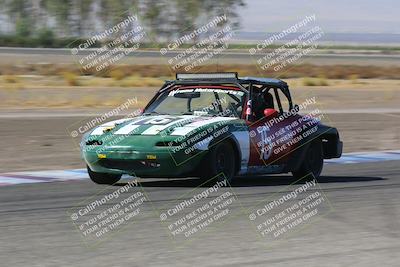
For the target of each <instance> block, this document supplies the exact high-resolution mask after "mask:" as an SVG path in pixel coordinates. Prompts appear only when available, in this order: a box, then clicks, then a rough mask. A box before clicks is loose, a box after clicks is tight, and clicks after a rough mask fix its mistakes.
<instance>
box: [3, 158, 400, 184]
mask: <svg viewBox="0 0 400 267" xmlns="http://www.w3.org/2000/svg"><path fill="white" fill-rule="evenodd" d="M388 160H400V150H386V151H373V152H355V153H345V154H343V155H342V157H341V158H339V159H329V160H325V163H326V164H328V165H331V164H332V165H333V164H357V163H368V162H381V161H388ZM125 177H129V176H125ZM125 177H123V178H125ZM88 178H89V177H88V174H87V171H86V169H72V170H50V171H25V172H13V173H3V174H0V187H1V186H7V185H16V184H26V183H46V182H59V181H73V180H86V179H88Z"/></svg>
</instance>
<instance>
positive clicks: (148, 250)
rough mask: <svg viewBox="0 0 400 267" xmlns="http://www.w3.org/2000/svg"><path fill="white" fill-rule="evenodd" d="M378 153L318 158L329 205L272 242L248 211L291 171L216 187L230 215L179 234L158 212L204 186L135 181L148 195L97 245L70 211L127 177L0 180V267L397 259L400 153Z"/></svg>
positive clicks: (385, 262) (281, 186)
mask: <svg viewBox="0 0 400 267" xmlns="http://www.w3.org/2000/svg"><path fill="white" fill-rule="evenodd" d="M396 153H397V152H396ZM349 156H350V157H351V156H353V157H354V154H353V155H351V154H350V155H347V157H349ZM356 156H357V155H356ZM359 156H360V155H358V157H359ZM375 157H376V155H375ZM347 159H349V158H347ZM386 159H387V161H381V160H380V159H378V158H376V159H375V160H374V161H372V162H368V161H365V160H356V161H354V162H349V161H346V160H343V161H341V162H336V163H335V162H331V163H330V164H326V166H325V169H324V173H323V176H322V177H321V178H320V179H319V183H318V185H319V187H320V189H319V190H320V191H321V192H323V193H324V195H325V197H326V198H327V199H328V200H329V203H330V204H331V209H329V212H327V213H326V214H324V215H323V216H322V215H318V214H317V215H316V216H317V217H318V218H317V219H315V220H312V221H309V222H305V223H304V226H305V227H302V228H299V229H296V231H294V232H293V233H291V234H290V235H288V236H283V237H284V238H282V239H280V240H267V239H265V238H262V237H260V235H259V234H258V233H257V232H256V229H255V227H254V226H253V225H252V224H251V222H250V220H249V218H248V213H246V212H247V211H248V210H251V209H252V207H254V206H256V203H257V202H258V201H261V200H265V199H267V198H269V197H271V196H274V194H276V192H281V191H282V192H286V191H285V190H287V186H288V185H290V184H293V183H294V182H296V181H295V180H294V179H293V178H291V177H290V176H270V177H247V178H239V179H237V180H236V181H234V182H233V183H232V184H231V186H230V187H229V186H228V187H224V188H220V190H221V191H220V192H221V193H222V192H227V191H230V192H233V193H234V194H235V195H236V198H237V201H235V202H233V203H232V204H231V206H230V210H231V213H232V215H230V217H228V219H226V221H223V222H218V221H217V222H215V223H214V224H212V225H210V226H208V227H207V228H206V229H205V230H204V231H200V232H198V233H196V234H195V235H193V236H190V237H189V238H183V239H177V238H174V237H172V236H171V234H170V233H169V232H168V229H167V228H166V226H165V224H162V223H161V221H160V218H159V214H160V212H163V211H165V207H170V206H171V204H170V203H176V199H178V198H180V199H188V198H190V196H191V195H193V194H194V193H193V192H198V191H199V190H200V191H201V190H205V189H206V188H208V187H207V186H202V187H200V188H197V187H198V186H199V182H198V181H197V180H195V179H186V180H169V181H168V180H157V179H152V180H143V181H141V182H140V184H139V185H138V186H137V187H134V188H132V189H131V190H133V191H131V192H130V193H133V192H139V191H141V192H146V196H148V198H147V201H145V202H144V203H143V204H142V206H140V213H139V214H138V215H137V216H136V217H135V218H134V219H133V220H132V222H131V223H130V224H128V225H126V226H124V228H123V230H122V231H116V232H115V233H113V235H112V236H111V237H109V238H107V239H105V240H102V241H101V242H99V243H95V242H89V243H88V242H87V240H86V239H85V238H83V237H82V235H81V233H80V232H79V230H78V229H76V228H75V226H74V222H73V221H72V219H71V218H70V215H71V212H75V211H76V210H78V207H79V206H80V205H81V204H80V203H81V202H82V201H83V202H84V203H87V202H88V198H90V197H93V196H95V198H99V197H101V196H103V195H107V194H108V193H112V192H114V191H115V190H118V188H122V187H121V186H123V185H126V184H125V182H126V181H129V180H125V182H123V183H120V184H118V185H116V186H110V187H107V186H99V185H95V184H93V183H92V182H90V181H89V180H88V179H78V180H75V181H72V180H68V181H63V182H54V183H29V184H19V185H11V186H3V187H0V227H1V234H0V262H1V266H377V265H380V266H398V262H399V260H400V255H399V253H398V251H399V250H400V241H399V238H400V224H399V221H400V209H399V204H398V203H399V202H400V175H399V172H400V164H399V162H400V161H399V160H390V158H387V157H386ZM393 159H394V158H393ZM353 160H354V158H353ZM355 162H357V163H355ZM302 184H303V183H300V184H299V186H300V185H302ZM193 190H195V191H193ZM312 190H317V189H312ZM185 194H186V195H185ZM182 196H184V197H182ZM243 209H244V210H245V211H244V212H239V211H243Z"/></svg>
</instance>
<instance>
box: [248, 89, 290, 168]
mask: <svg viewBox="0 0 400 267" xmlns="http://www.w3.org/2000/svg"><path fill="white" fill-rule="evenodd" d="M272 90H273V94H272V95H273V96H274V101H275V103H276V104H275V109H268V110H264V111H265V115H266V116H264V117H262V118H260V119H258V120H256V121H248V122H247V123H248V127H249V136H250V157H249V171H250V172H254V173H257V172H267V173H279V172H280V171H281V170H282V169H283V167H284V163H285V162H286V161H287V159H288V155H289V153H290V152H291V151H292V150H293V146H291V145H290V144H291V142H292V140H293V138H295V137H296V134H295V133H292V129H290V128H289V127H287V126H288V125H292V124H293V122H295V121H296V116H293V115H288V113H287V111H288V110H285V109H284V108H285V106H284V105H282V103H281V102H280V101H281V98H280V97H279V91H278V90H279V89H277V88H274V89H272ZM252 101H257V99H253V100H252Z"/></svg>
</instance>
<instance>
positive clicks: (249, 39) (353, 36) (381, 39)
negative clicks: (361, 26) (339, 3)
mask: <svg viewBox="0 0 400 267" xmlns="http://www.w3.org/2000/svg"><path fill="white" fill-rule="evenodd" d="M273 34H277V33H274V32H270V33H265V32H244V31H238V32H236V34H235V37H234V42H236V43H257V42H259V41H262V40H264V39H266V38H268V37H269V36H272V35H273ZM300 34H301V33H296V34H289V35H287V36H286V37H285V38H283V39H282V40H281V42H285V41H289V40H293V39H294V38H296V37H297V36H298V35H300ZM319 43H327V44H340V45H355V44H357V45H358V44H360V45H390V46H400V34H387V33H325V34H324V35H323V37H322V38H321V39H320V42H319Z"/></svg>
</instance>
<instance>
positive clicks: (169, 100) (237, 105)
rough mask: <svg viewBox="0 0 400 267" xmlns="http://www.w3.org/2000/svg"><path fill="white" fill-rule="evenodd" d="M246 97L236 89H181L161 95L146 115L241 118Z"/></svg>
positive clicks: (147, 110) (146, 111)
mask: <svg viewBox="0 0 400 267" xmlns="http://www.w3.org/2000/svg"><path fill="white" fill-rule="evenodd" d="M244 97H245V93H244V92H242V91H239V90H234V89H215V88H207V87H204V88H190V89H187V88H186V89H185V88H181V89H176V90H172V91H168V92H165V93H163V94H161V95H160V96H159V97H158V98H157V99H156V100H155V101H154V102H153V103H152V104H151V105H150V106H149V107H148V108H147V109H146V110H145V114H151V113H155V114H171V115H199V116H224V117H240V116H241V114H242V108H243V101H244Z"/></svg>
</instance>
